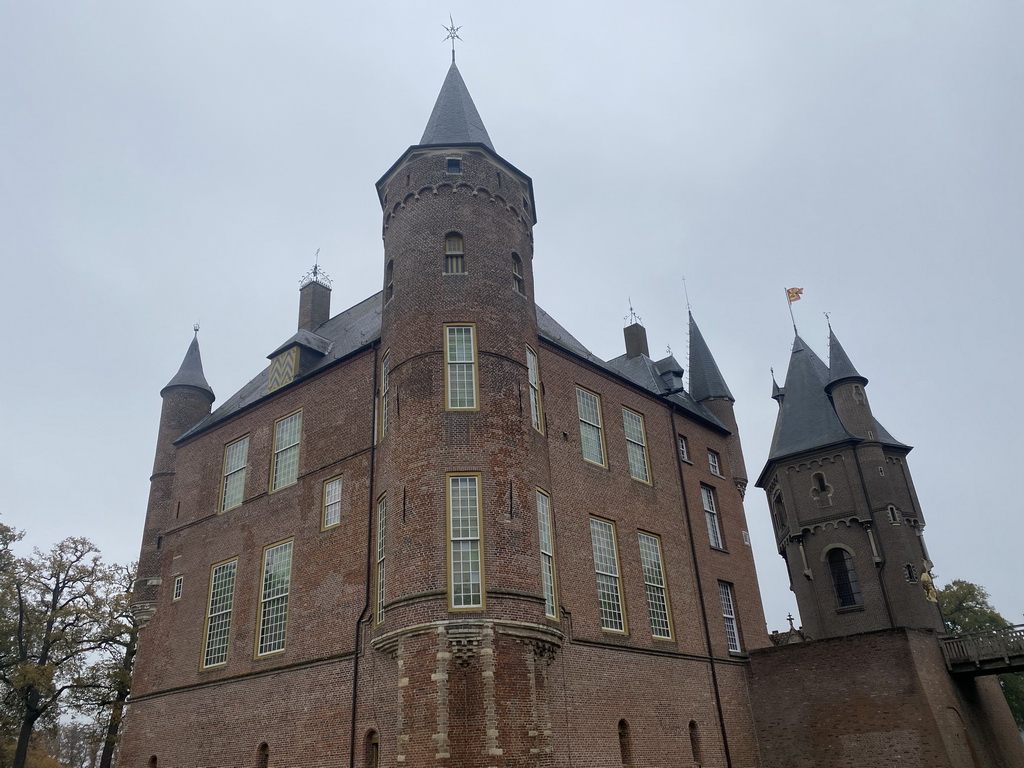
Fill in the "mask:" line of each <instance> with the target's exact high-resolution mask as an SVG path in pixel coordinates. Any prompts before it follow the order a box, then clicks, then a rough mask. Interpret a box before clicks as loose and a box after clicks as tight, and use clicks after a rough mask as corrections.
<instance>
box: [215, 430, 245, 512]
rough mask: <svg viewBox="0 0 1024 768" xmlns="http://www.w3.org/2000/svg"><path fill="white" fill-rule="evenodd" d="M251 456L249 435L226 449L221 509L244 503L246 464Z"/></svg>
mask: <svg viewBox="0 0 1024 768" xmlns="http://www.w3.org/2000/svg"><path fill="white" fill-rule="evenodd" d="M248 457H249V436H248V435H246V436H245V437H243V438H241V439H239V440H235V442H233V443H230V444H229V445H228V446H227V447H226V448H225V449H224V478H223V480H222V482H221V489H220V511H221V512H227V511H228V510H229V509H234V508H235V507H237V506H239V505H240V504H241V503H242V499H243V496H244V495H245V464H246V461H247V460H248Z"/></svg>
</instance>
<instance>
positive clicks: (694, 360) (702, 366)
mask: <svg viewBox="0 0 1024 768" xmlns="http://www.w3.org/2000/svg"><path fill="white" fill-rule="evenodd" d="M689 315H690V396H691V397H692V398H693V399H694V400H696V401H697V402H698V403H699V402H700V401H702V400H709V399H711V398H713V397H723V398H725V399H727V400H732V401H733V402H736V398H734V397H733V396H732V392H730V391H729V386H728V385H727V384H726V383H725V378H724V377H723V376H722V372H721V371H720V370H718V363H716V362H715V358H714V357H713V356H712V354H711V350H710V349H709V348H708V345H707V342H706V341H704V336H702V335H701V332H700V328H698V327H697V323H696V322H695V321H694V319H693V313H692V312H690V313H689Z"/></svg>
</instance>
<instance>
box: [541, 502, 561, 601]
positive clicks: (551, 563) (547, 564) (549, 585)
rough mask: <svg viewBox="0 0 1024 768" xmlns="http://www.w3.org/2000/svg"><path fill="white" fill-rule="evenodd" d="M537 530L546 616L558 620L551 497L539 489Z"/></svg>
mask: <svg viewBox="0 0 1024 768" xmlns="http://www.w3.org/2000/svg"><path fill="white" fill-rule="evenodd" d="M537 529H538V531H539V532H540V578H541V583H542V585H543V587H544V615H545V616H547V617H548V618H550V619H556V618H558V600H557V597H556V595H555V547H554V542H553V536H552V525H551V497H550V496H548V495H547V494H546V493H544V491H542V490H541V489H540V488H538V489H537Z"/></svg>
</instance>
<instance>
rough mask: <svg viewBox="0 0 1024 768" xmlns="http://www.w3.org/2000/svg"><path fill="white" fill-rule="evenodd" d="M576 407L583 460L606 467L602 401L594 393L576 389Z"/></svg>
mask: <svg viewBox="0 0 1024 768" xmlns="http://www.w3.org/2000/svg"><path fill="white" fill-rule="evenodd" d="M576 407H577V408H578V409H579V413H580V443H581V445H582V446H583V458H584V459H586V460H587V461H591V462H593V463H594V464H600V465H601V466H602V467H603V466H604V435H603V433H602V427H601V400H600V398H599V397H598V396H597V395H595V394H594V393H593V392H588V391H587V390H585V389H580V388H579V387H576Z"/></svg>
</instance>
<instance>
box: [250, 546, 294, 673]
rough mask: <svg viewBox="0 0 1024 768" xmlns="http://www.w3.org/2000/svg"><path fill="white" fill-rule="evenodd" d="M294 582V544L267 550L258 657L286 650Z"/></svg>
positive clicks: (264, 560) (265, 554)
mask: <svg viewBox="0 0 1024 768" xmlns="http://www.w3.org/2000/svg"><path fill="white" fill-rule="evenodd" d="M291 581H292V542H290V541H286V542H284V543H283V544H277V545H275V546H272V547H267V549H265V550H264V552H263V586H262V589H261V592H260V622H259V634H258V636H257V645H256V655H257V656H265V655H267V654H269V653H278V652H280V651H283V650H284V645H285V633H286V629H287V626H288V596H289V594H290V592H291Z"/></svg>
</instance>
